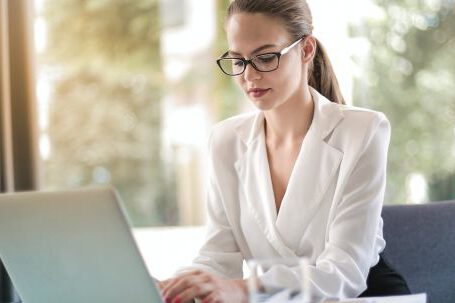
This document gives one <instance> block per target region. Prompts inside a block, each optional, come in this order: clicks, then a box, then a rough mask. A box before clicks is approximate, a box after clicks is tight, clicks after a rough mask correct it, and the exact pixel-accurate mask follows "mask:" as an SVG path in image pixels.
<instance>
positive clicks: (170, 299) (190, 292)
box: [160, 270, 248, 303]
mask: <svg viewBox="0 0 455 303" xmlns="http://www.w3.org/2000/svg"><path fill="white" fill-rule="evenodd" d="M160 288H161V291H162V294H163V297H164V300H165V301H166V303H186V302H191V301H192V300H193V299H199V300H201V302H202V303H215V302H216V303H226V302H228V303H232V302H236V303H246V302H248V292H247V287H246V283H245V281H243V280H227V279H221V278H218V277H217V276H215V275H212V274H210V273H208V272H205V271H201V270H195V271H191V272H187V273H184V274H182V275H181V276H178V277H176V278H173V279H169V280H166V281H163V282H161V283H160Z"/></svg>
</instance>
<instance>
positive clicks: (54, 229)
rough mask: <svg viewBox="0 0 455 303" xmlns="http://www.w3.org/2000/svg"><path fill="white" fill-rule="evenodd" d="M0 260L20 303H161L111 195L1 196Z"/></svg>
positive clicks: (106, 191)
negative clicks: (20, 300) (18, 296)
mask: <svg viewBox="0 0 455 303" xmlns="http://www.w3.org/2000/svg"><path fill="white" fill-rule="evenodd" d="M0 258H1V259H2V261H3V263H4V265H5V267H6V269H7V271H8V273H9V274H10V276H11V280H12V281H13V284H14V285H15V287H16V290H17V291H18V293H19V295H20V296H21V298H22V300H23V302H25V303H54V302H55V303H62V302H65V303H73V302H74V303H82V302H84V303H89V302H96V303H117V302H118V303H126V302H128V303H129V302H134V303H142V302H144V303H162V302H163V301H162V299H161V297H160V293H159V290H158V289H157V287H156V285H155V282H154V280H153V278H152V277H151V276H150V275H149V273H148V271H147V268H146V266H145V263H144V261H143V259H142V257H141V255H140V253H139V250H138V248H137V246H136V243H135V240H134V238H133V236H132V234H131V230H130V227H129V225H128V222H127V220H126V217H125V214H124V212H123V210H122V207H121V201H120V198H119V196H118V195H117V194H116V192H115V190H113V189H112V188H110V187H103V188H85V189H78V190H70V191H59V192H25V193H14V194H1V195H0Z"/></svg>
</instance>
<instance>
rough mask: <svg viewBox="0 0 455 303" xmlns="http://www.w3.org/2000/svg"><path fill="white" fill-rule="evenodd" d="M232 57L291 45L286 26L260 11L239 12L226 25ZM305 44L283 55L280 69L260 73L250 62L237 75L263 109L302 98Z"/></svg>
mask: <svg viewBox="0 0 455 303" xmlns="http://www.w3.org/2000/svg"><path fill="white" fill-rule="evenodd" d="M226 32H227V39H228V44H229V56H230V57H243V58H246V59H251V58H252V57H254V56H256V55H259V54H263V53H267V52H279V51H281V50H282V49H283V48H285V47H287V46H289V45H291V44H292V43H293V42H294V40H293V38H291V37H290V35H289V33H288V32H287V30H286V28H285V26H284V25H283V24H282V23H281V22H280V21H279V20H278V19H275V18H271V17H269V16H267V15H264V14H260V13H255V14H252V13H236V14H234V15H232V16H231V17H230V18H229V20H228V22H227V24H226ZM303 71H304V69H303V61H302V48H301V45H300V44H299V45H296V46H295V47H293V48H292V49H291V50H290V51H289V52H288V53H287V54H285V55H283V56H281V59H280V65H279V68H278V69H276V70H274V71H271V72H259V71H257V70H255V69H254V68H253V67H252V66H251V64H248V65H247V67H246V70H245V71H244V73H243V74H241V75H238V76H234V78H235V80H236V82H237V83H238V85H239V86H240V87H241V88H242V90H243V91H244V92H245V94H247V95H248V97H249V99H250V100H251V101H252V102H253V103H254V104H255V105H256V106H257V107H258V108H259V109H261V110H270V109H275V108H278V107H279V106H280V105H283V104H284V103H286V101H288V100H290V99H291V98H293V97H294V96H296V97H298V95H299V92H301V91H302V84H303V83H304V80H305V79H304V78H303V74H304V72H303Z"/></svg>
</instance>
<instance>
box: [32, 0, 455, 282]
mask: <svg viewBox="0 0 455 303" xmlns="http://www.w3.org/2000/svg"><path fill="white" fill-rule="evenodd" d="M308 2H309V4H310V7H311V8H312V11H313V18H314V22H315V24H314V27H315V33H314V34H315V35H316V36H317V37H318V38H319V39H320V40H321V42H322V43H323V45H325V47H326V48H327V51H328V53H329V56H330V58H331V60H332V63H333V65H334V68H335V71H336V73H337V76H338V79H339V82H340V84H341V87H342V91H343V94H344V96H345V98H346V99H347V100H348V103H351V104H353V105H356V106H362V107H367V108H371V109H373V110H379V111H382V112H384V113H385V114H386V115H387V117H388V118H389V120H390V121H391V124H392V141H391V145H390V149H389V167H388V184H387V192H386V198H385V202H386V203H422V202H428V201H435V200H445V199H453V198H455V124H454V121H455V93H454V90H453V89H452V87H453V83H455V72H454V71H455V53H454V52H455V38H454V37H455V35H454V34H455V18H454V12H455V9H454V6H455V3H454V1H453V0H425V1H417V0H415V1H391V0H370V1H365V0H349V1H342V2H340V1H334V0H325V1H317V0H310V1H308ZM34 3H35V6H36V16H35V40H36V43H35V44H36V56H37V94H38V105H39V106H38V108H39V126H40V134H39V142H40V155H41V172H42V174H41V184H42V187H43V188H46V189H55V188H67V187H80V186H84V185H90V184H107V183H110V184H113V185H114V186H115V187H116V188H117V189H118V190H119V191H120V194H121V196H122V198H123V200H124V201H125V203H126V206H127V210H128V212H129V215H130V217H131V219H132V222H133V224H134V226H135V227H137V229H136V230H137V231H138V232H137V236H138V239H139V238H140V239H145V238H146V237H144V233H143V231H144V230H143V229H139V228H138V227H150V226H155V227H156V226H161V227H163V226H178V225H200V224H202V223H203V222H204V202H205V193H204V192H205V190H204V187H205V165H206V163H205V152H206V141H207V137H208V134H209V131H210V127H211V125H213V124H214V123H215V122H217V121H219V120H222V119H224V118H226V117H229V116H231V115H234V114H236V113H239V112H242V111H246V110H250V109H251V105H250V104H249V102H248V101H247V100H245V98H244V97H243V95H242V94H241V92H239V90H238V89H237V88H236V87H235V85H234V84H233V82H232V79H230V78H229V77H225V76H224V75H222V74H221V73H220V72H219V71H218V70H217V67H216V64H215V63H214V62H215V59H216V57H217V56H218V55H220V54H222V53H223V52H224V51H225V50H226V48H227V44H226V41H225V36H224V33H223V26H222V23H223V16H224V13H225V10H226V8H227V6H228V4H229V1H228V0H172V1H168V0H161V1H158V0H134V1H101V0H90V1H79V0H65V1H61V0H35V1H34ZM328 8H330V9H328ZM354 8H355V9H354ZM327 20H330V22H327ZM157 230H158V231H160V233H161V232H163V231H164V230H166V229H155V231H157ZM176 230H177V231H178V229H173V230H172V231H173V232H175V231H176ZM194 230H195V232H197V233H198V235H200V233H201V229H199V228H195V229H194ZM185 231H188V230H186V229H184V230H182V232H185ZM156 235H157V237H158V234H156ZM197 237H199V236H197ZM176 239H177V238H176ZM149 241H151V242H152V241H154V240H152V239H151V238H150V240H149ZM142 243H143V245H147V243H145V240H144V242H142ZM144 247H145V248H144V249H145V250H147V248H146V246H144ZM165 249H166V248H163V250H165ZM158 254H159V252H158ZM151 259H153V258H151ZM182 260H183V259H182ZM163 275H165V274H163Z"/></svg>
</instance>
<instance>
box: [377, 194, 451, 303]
mask: <svg viewBox="0 0 455 303" xmlns="http://www.w3.org/2000/svg"><path fill="white" fill-rule="evenodd" d="M382 217H383V219H384V238H385V240H386V242H387V245H386V248H385V250H384V257H385V259H386V260H387V261H388V262H389V263H390V265H392V266H393V267H394V268H395V269H396V270H397V271H398V272H399V273H400V274H402V275H403V277H404V278H405V280H406V282H407V283H408V286H409V288H410V290H411V292H412V293H419V292H426V293H427V295H428V302H430V303H448V302H455V200H454V201H446V202H433V203H428V204H422V205H386V206H384V208H383V211H382Z"/></svg>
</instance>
